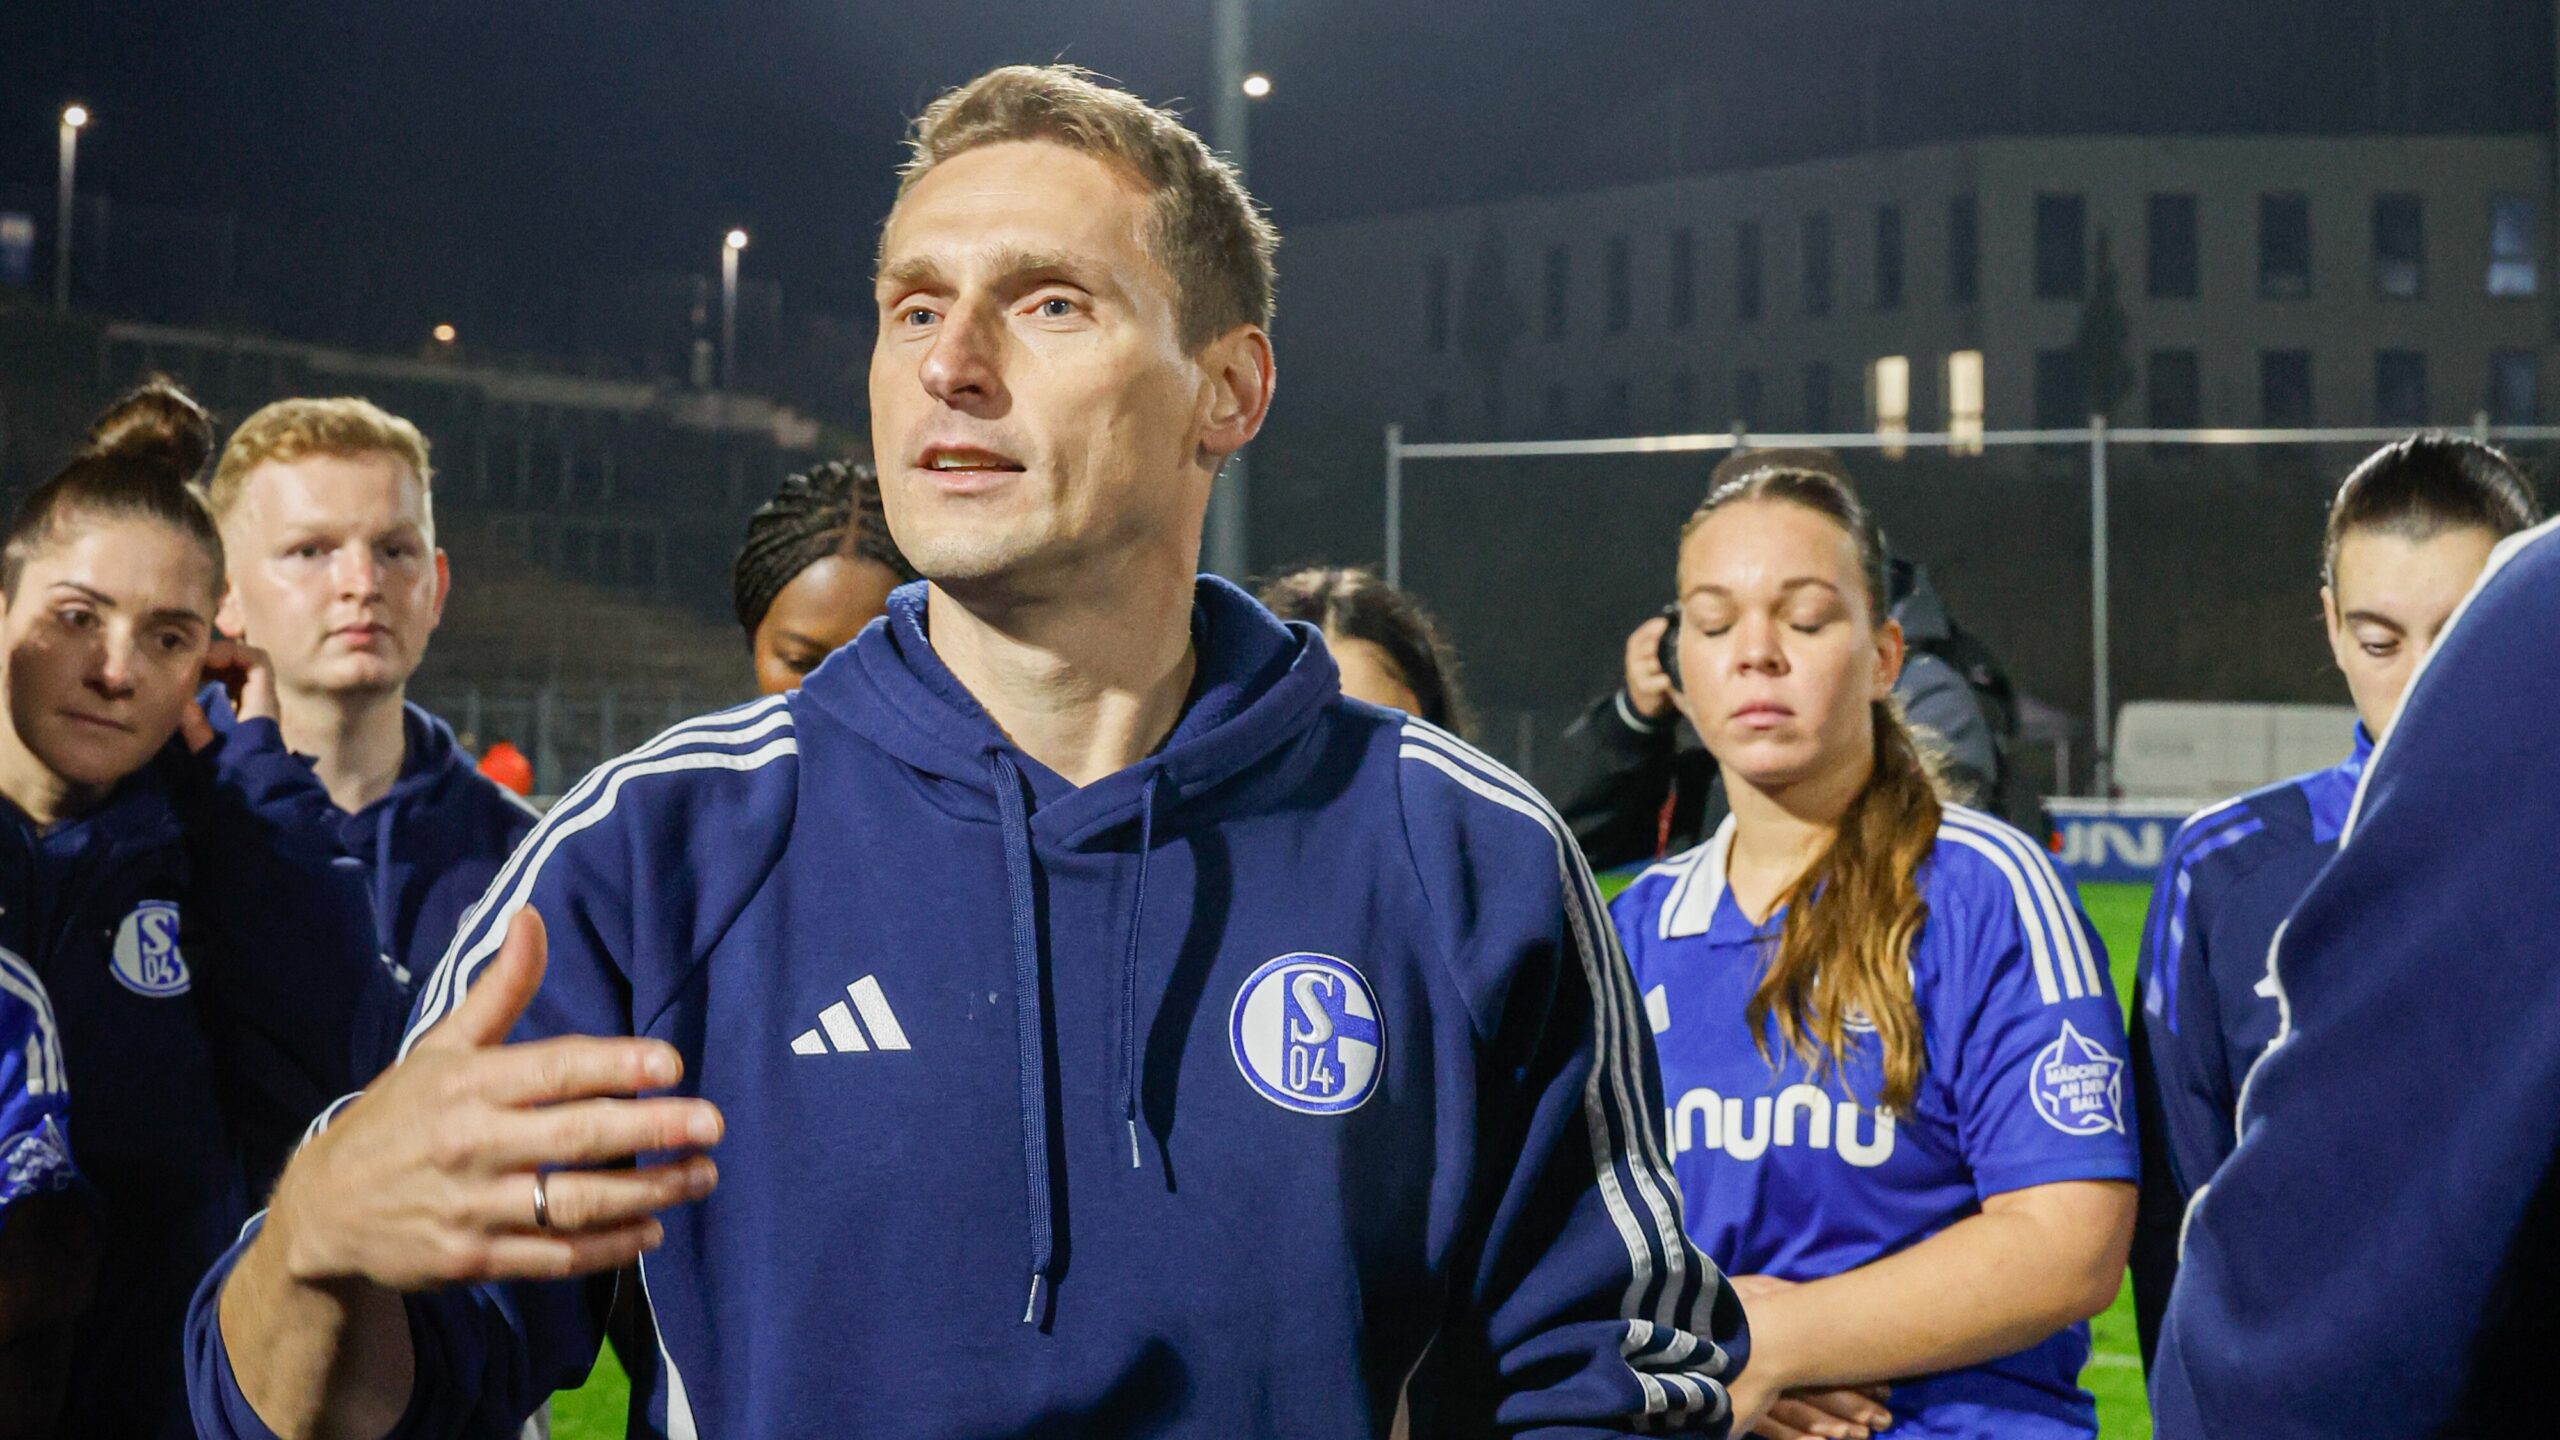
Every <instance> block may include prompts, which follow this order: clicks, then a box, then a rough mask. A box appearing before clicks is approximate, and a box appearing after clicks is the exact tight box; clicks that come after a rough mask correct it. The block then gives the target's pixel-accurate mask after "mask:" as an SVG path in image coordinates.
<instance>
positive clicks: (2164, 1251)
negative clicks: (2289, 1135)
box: [2132, 725, 2373, 1362]
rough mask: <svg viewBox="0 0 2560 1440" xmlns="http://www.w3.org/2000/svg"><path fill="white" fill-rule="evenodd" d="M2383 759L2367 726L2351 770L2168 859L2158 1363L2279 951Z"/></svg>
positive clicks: (2151, 1118)
mask: <svg viewBox="0 0 2560 1440" xmlns="http://www.w3.org/2000/svg"><path fill="white" fill-rule="evenodd" d="M2372 754H2373V740H2372V737H2370V736H2368V735H2367V734H2366V733H2365V731H2364V727H2363V726H2361V725H2359V726H2357V727H2356V732H2355V746H2354V749H2353V750H2352V751H2351V752H2350V753H2349V754H2348V756H2347V758H2346V759H2344V760H2342V761H2340V762H2338V763H2337V764H2335V765H2332V766H2330V767H2329V768H2327V769H2325V770H2315V771H2313V772H2311V773H2310V774H2308V775H2297V776H2295V777H2293V778H2292V779H2290V780H2281V781H2278V782H2277V783H2275V784H2273V785H2269V786H2266V787H2264V788H2262V789H2258V790H2252V791H2250V792H2249V793H2248V794H2246V795H2242V796H2240V797H2239V798H2237V799H2234V800H2227V801H2224V802H2223V803H2222V804H2219V805H2216V806H2213V807H2212V808H2210V809H2207V810H2204V811H2201V812H2199V813H2198V814H2197V815H2195V816H2194V817H2193V818H2191V819H2189V820H2188V821H2187V822H2186V824H2184V825H2182V826H2180V827H2179V828H2178V833H2177V837H2176V838H2175V839H2173V840H2171V841H2170V842H2169V849H2168V852H2167V854H2166V855H2165V856H2164V857H2163V858H2162V860H2161V863H2160V878H2159V881H2158V883H2156V884H2155V885H2154V886H2153V887H2152V891H2151V910H2150V915H2149V918H2148V919H2147V920H2146V921H2145V922H2144V924H2143V929H2142V957H2141V964H2140V965H2139V966H2138V967H2137V968H2136V971H2135V979H2134V986H2133V994H2134V1016H2133V1034H2132V1043H2133V1078H2134V1096H2135V1099H2136V1102H2137V1105H2138V1106H2139V1108H2140V1109H2141V1111H2142V1115H2143V1119H2144V1122H2145V1123H2144V1127H2143V1137H2142V1138H2143V1145H2144V1154H2145V1157H2146V1158H2145V1163H2144V1165H2143V1179H2142V1213H2141V1218H2140V1219H2139V1220H2138V1221H2137V1222H2136V1225H2135V1229H2134V1241H2133V1291H2134V1299H2135V1302H2136V1304H2137V1305H2138V1306H2139V1312H2140V1324H2141V1334H2142V1353H2143V1356H2144V1359H2145V1360H2146V1362H2147V1361H2148V1360H2149V1358H2150V1356H2151V1355H2152V1353H2153V1351H2154V1350H2155V1349H2156V1347H2157V1344H2158V1340H2159V1327H2160V1319H2161V1316H2162V1315H2163V1314H2165V1313H2166V1312H2167V1309H2168V1304H2169V1291H2170V1287H2171V1286H2172V1285H2174V1284H2175V1283H2176V1280H2177V1275H2178V1232H2179V1230H2180V1229H2181V1228H2183V1226H2184V1225H2185V1223H2186V1215H2187V1203H2188V1202H2189V1201H2190V1200H2192V1199H2193V1198H2194V1197H2195V1193H2196V1192H2197V1191H2198V1190H2200V1189H2202V1188H2204V1185H2205V1183H2206V1182H2207V1181H2209V1180H2211V1179H2212V1178H2213V1174H2214V1172H2215V1171H2216V1170H2218V1169H2220V1168H2221V1166H2222V1162H2223V1161H2225V1160H2227V1159H2229V1158H2230V1157H2231V1148H2232V1146H2233V1145H2234V1144H2235V1143H2237V1135H2236V1132H2235V1130H2234V1128H2233V1124H2232V1114H2233V1112H2234V1111H2235V1110H2237V1109H2238V1108H2239V1104H2240V1082H2241V1081H2242V1080H2243V1079H2244V1078H2246V1077H2247V1075H2248V1073H2249V1067H2250V1066H2252V1065H2254V1064H2256V1063H2257V1061H2258V1057H2259V1056H2260V1055H2263V1054H2265V1053H2266V1049H2267V1045H2268V1043H2269V1042H2271V1041H2273V1040H2274V1039H2275V1038H2276V1001H2275V994H2274V992H2273V991H2272V990H2270V989H2268V988H2267V985H2266V979H2267V951H2268V949H2269V947H2271V946H2273V945H2274V944H2275V938H2276V932H2277V931H2278V930H2279V929H2281V928H2282V927H2283V925H2284V922H2285V917H2287V916H2289V915H2291V914H2292V913H2293V907H2294V905H2295V903H2296V902H2298V901H2300V900H2301V899H2302V896H2303V892H2305V891H2307V890H2309V889H2310V888H2311V882H2312V881H2314V880H2316V879H2318V878H2319V877H2320V871H2321V869H2322V867H2324V866H2326V865H2327V864H2328V863H2329V859H2330V857H2331V856H2333V855H2335V854H2337V853H2338V836H2339V834H2340V832H2341V831H2343V830H2344V829H2345V828H2346V823H2347V809H2348V807H2349V806H2350V805H2351V804H2353V803H2354V801H2355V794H2356V782H2357V781H2359V780H2361V779H2362V778H2363V777H2364V767H2365V762H2366V760H2367V759H2368V758H2369V757H2370V756H2371V755H2372Z"/></svg>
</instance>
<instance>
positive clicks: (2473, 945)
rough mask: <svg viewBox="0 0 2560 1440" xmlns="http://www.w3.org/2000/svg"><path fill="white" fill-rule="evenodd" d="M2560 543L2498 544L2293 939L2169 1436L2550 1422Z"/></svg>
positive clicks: (2282, 943) (2162, 1364)
mask: <svg viewBox="0 0 2560 1440" xmlns="http://www.w3.org/2000/svg"><path fill="white" fill-rule="evenodd" d="M2555 637H2560V525H2544V526H2543V527H2541V528H2540V529H2538V530H2534V531H2530V532H2527V533H2526V534H2525V535H2522V536H2518V537H2516V538H2514V539H2511V540H2509V541H2507V542H2505V543H2504V544H2503V545H2501V546H2500V548H2499V549H2498V551H2497V552H2496V554H2495V555H2493V556H2492V557H2491V560H2490V563H2489V568H2488V570H2487V571H2486V572H2485V573H2484V574H2483V575H2482V577H2481V579H2480V583H2479V585H2478V586H2477V587H2476V588H2475V589H2474V590H2473V591H2472V592H2471V596H2470V598H2469V599H2468V600H2466V601H2465V602H2464V604H2463V608H2462V609H2461V610H2459V611H2457V612H2456V614H2455V617H2454V619H2453V621H2452V623H2451V624H2450V625H2449V626H2448V627H2447V629H2446V631H2445V634H2444V637H2443V638H2442V639H2441V640H2439V641H2438V642H2437V644H2436V647H2435V648H2434V650H2432V651H2431V652H2430V653H2429V654H2428V656H2427V658H2426V660H2425V661H2424V662H2423V664H2422V665H2421V667H2420V669H2419V671H2418V674H2417V675H2416V676H2415V677H2414V678H2413V679H2412V680H2411V682H2410V687H2409V693H2408V696H2407V698H2406V699H2405V700H2404V701H2403V702H2402V707H2401V711H2400V714H2399V717H2398V719H2397V720H2395V721H2394V722H2393V724H2392V726H2391V729H2390V732H2389V733H2388V734H2387V735H2385V736H2384V737H2383V739H2382V742H2381V743H2380V744H2379V745H2378V746H2376V747H2375V749H2374V752H2373V758H2372V761H2371V762H2370V763H2369V764H2368V765H2367V767H2366V769H2365V775H2364V781H2363V784H2362V786H2361V788H2360V789H2359V791H2358V793H2357V797H2356V802H2355V808H2354V809H2353V810H2352V811H2351V812H2350V814H2349V817H2348V820H2347V829H2346V834H2345V836H2344V838H2343V839H2342V840H2341V842H2340V846H2339V850H2338V855H2337V858H2336V859H2335V860H2332V861H2331V862H2330V863H2329V866H2328V868H2327V869H2325V870H2323V871H2322V872H2321V873H2320V877H2319V879H2318V880H2317V881H2315V882H2314V883H2313V884H2312V886H2311V888H2310V890H2309V892H2308V893H2307V894H2305V895H2304V896H2303V898H2302V902H2301V904H2300V905H2299V906H2297V907H2296V908H2295V910H2294V912H2293V917H2292V918H2291V919H2290V920H2288V921H2287V922H2286V923H2285V926H2284V928H2283V930H2282V931H2281V932H2279V933H2278V935H2277V937H2276V940H2275V943H2274V945H2273V947H2272V949H2271V951H2270V954H2269V959H2268V967H2267V984H2268V989H2269V990H2270V991H2271V992H2272V993H2273V995H2274V996H2275V1000H2276V1006H2277V1015H2278V1028H2277V1036H2276V1040H2275V1042H2274V1044H2273V1045H2272V1046H2271V1047H2270V1048H2269V1049H2268V1051H2267V1052H2266V1055H2265V1058H2263V1059H2261V1060H2260V1061H2259V1062H2258V1064H2257V1066H2256V1068H2255V1069H2253V1070H2252V1071H2251V1072H2250V1073H2249V1076H2248V1080H2247V1083H2246V1084H2245V1085H2244V1087H2243V1088H2242V1090H2241V1092H2240V1119H2239V1145H2238V1148H2236V1149H2235V1150H2233V1151H2232V1153H2231V1158H2230V1159H2229V1160H2227V1161H2225V1162H2224V1163H2223V1165H2222V1167H2221V1169H2220V1170H2218V1171H2216V1172H2215V1174H2214V1175H2213V1177H2212V1180H2211V1183H2209V1184H2208V1185H2206V1186H2205V1187H2204V1189H2203V1190H2202V1191H2200V1192H2199V1193H2198V1194H2197V1196H2196V1198H2195V1202H2194V1204H2193V1205H2192V1206H2191V1207H2190V1209H2189V1212H2188V1219H2187V1227H2186V1233H2185V1237H2184V1244H2183V1253H2182V1256H2181V1264H2180V1267H2179V1270H2178V1279H2177V1285H2176V1288H2175V1290H2174V1291H2173V1293H2172V1294H2171V1296H2170V1299H2169V1311H2168V1319H2167V1323H2166V1325H2165V1326H2164V1327H2163V1329H2162V1332H2161V1337H2160V1350H2159V1355H2158V1358H2157V1361H2156V1363H2155V1365H2154V1366H2153V1369H2152V1375H2151V1400H2152V1408H2153V1412H2154V1416H2155V1421H2156V1424H2157V1426H2158V1433H2159V1434H2160V1435H2161V1436H2163V1437H2167V1440H2194V1437H2200V1436H2208V1435H2211V1436H2249V1437H2252V1440H2262V1437H2285V1436H2305V1437H2309V1436H2334V1435H2395V1436H2396V1435H2489V1434H2497V1435H2521V1434H2547V1433H2549V1431H2550V1429H2551V1428H2552V1424H2553V1421H2552V1409H2551V1389H2552V1385H2551V1343H2552V1340H2553V1338H2554V1336H2553V1333H2552V1332H2553V1331H2554V1329H2555V1323H2554V1320H2553V1316H2554V1313H2555V1311H2554V1301H2553V1295H2554V1293H2555V1290H2560V1167H2555V1164H2554V1161H2555V1158H2560V1043H2555V1041H2554V1037H2555V1036H2560V965H2555V964H2554V958H2555V949H2554V940H2553V937H2554V936H2555V935H2560V867H2555V866H2554V864H2553V861H2552V852H2551V829H2552V824H2553V820H2554V817H2555V816H2560V749H2555V748H2554V746H2553V743H2552V737H2553V725H2554V717H2555V716H2560V639H2555Z"/></svg>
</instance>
